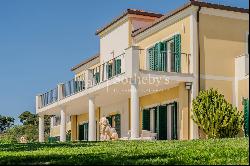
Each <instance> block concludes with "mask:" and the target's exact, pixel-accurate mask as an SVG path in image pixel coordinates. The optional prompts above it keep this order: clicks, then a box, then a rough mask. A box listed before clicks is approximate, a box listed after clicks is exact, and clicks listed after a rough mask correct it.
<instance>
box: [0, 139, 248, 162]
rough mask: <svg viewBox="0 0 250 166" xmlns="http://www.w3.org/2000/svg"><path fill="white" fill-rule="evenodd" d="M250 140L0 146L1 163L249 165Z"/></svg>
mask: <svg viewBox="0 0 250 166" xmlns="http://www.w3.org/2000/svg"><path fill="white" fill-rule="evenodd" d="M248 145H249V139H248V138H237V139H220V140H219V139H216V140H212V139H211V140H193V141H117V142H81V143H64V144H63V143H54V144H48V143H45V144H39V143H30V144H0V164H26V163H28V164H249V157H248V155H249V147H248Z"/></svg>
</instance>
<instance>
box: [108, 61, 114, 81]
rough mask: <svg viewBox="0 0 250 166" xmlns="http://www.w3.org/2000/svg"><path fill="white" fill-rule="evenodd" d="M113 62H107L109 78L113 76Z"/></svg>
mask: <svg viewBox="0 0 250 166" xmlns="http://www.w3.org/2000/svg"><path fill="white" fill-rule="evenodd" d="M112 66H113V65H112V63H107V64H106V72H107V77H108V79H109V78H111V77H112V72H113V71H112V70H113V68H112Z"/></svg>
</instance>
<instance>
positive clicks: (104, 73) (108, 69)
mask: <svg viewBox="0 0 250 166" xmlns="http://www.w3.org/2000/svg"><path fill="white" fill-rule="evenodd" d="M124 62H125V60H124V53H123V54H121V55H119V56H116V57H115V58H113V59H111V60H109V61H107V62H105V63H103V64H101V65H99V66H97V67H95V68H94V69H92V73H93V77H92V78H93V79H92V82H91V83H92V86H95V85H97V84H99V83H101V82H104V81H106V80H109V79H112V78H113V77H115V76H118V75H120V74H122V73H124V72H125V71H124Z"/></svg>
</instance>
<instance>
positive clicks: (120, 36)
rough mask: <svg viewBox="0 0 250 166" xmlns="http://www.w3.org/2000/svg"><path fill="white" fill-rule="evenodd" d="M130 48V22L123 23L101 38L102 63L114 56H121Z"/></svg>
mask: <svg viewBox="0 0 250 166" xmlns="http://www.w3.org/2000/svg"><path fill="white" fill-rule="evenodd" d="M128 46H129V21H128V20H126V21H125V22H123V23H121V24H120V25H119V26H118V27H117V28H115V29H113V30H112V31H111V32H109V33H107V34H105V35H103V36H101V38H100V63H104V62H106V61H108V60H110V59H112V58H113V55H112V52H114V56H118V55H121V54H122V53H123V51H124V49H126V48H128Z"/></svg>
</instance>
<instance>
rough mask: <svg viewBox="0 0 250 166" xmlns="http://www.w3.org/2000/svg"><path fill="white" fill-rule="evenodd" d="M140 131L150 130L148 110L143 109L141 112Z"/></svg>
mask: <svg viewBox="0 0 250 166" xmlns="http://www.w3.org/2000/svg"><path fill="white" fill-rule="evenodd" d="M142 129H143V130H148V131H149V130H150V110H149V109H145V110H143V111H142Z"/></svg>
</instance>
